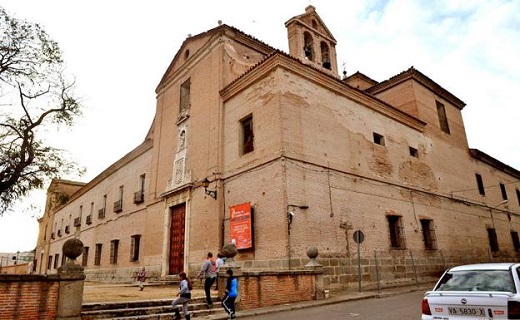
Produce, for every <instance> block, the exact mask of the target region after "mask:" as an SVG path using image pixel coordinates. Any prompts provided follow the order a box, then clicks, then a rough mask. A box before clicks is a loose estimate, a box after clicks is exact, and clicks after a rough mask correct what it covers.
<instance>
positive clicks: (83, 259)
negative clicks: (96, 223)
mask: <svg viewBox="0 0 520 320" xmlns="http://www.w3.org/2000/svg"><path fill="white" fill-rule="evenodd" d="M88 249H89V248H88V247H83V256H82V257H81V265H82V266H83V267H86V266H87V263H88Z"/></svg>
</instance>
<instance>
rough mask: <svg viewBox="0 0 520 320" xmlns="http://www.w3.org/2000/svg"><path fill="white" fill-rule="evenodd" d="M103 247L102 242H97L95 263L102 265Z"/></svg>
mask: <svg viewBox="0 0 520 320" xmlns="http://www.w3.org/2000/svg"><path fill="white" fill-rule="evenodd" d="M102 248H103V244H102V243H96V253H95V256H94V265H95V266H100V265H101V250H102Z"/></svg>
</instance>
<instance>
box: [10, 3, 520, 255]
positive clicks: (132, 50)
mask: <svg viewBox="0 0 520 320" xmlns="http://www.w3.org/2000/svg"><path fill="white" fill-rule="evenodd" d="M309 4H312V5H313V6H315V7H316V11H317V13H318V14H319V15H320V17H321V18H322V19H323V20H324V22H325V23H326V24H327V26H328V28H329V30H330V31H331V32H332V33H333V35H334V37H335V38H336V40H337V42H338V44H337V47H336V51H337V54H338V65H340V66H342V65H343V63H344V64H345V68H346V71H347V73H348V74H352V73H354V72H356V71H360V72H362V73H364V74H365V75H367V76H369V77H371V78H372V79H374V80H377V81H383V80H386V79H388V78H390V77H392V76H394V75H396V74H398V73H400V72H402V71H404V70H406V69H408V68H410V67H411V66H413V67H415V68H416V69H418V70H419V71H421V72H422V73H424V74H426V75H427V76H428V77H430V78H431V79H432V80H434V81H435V82H437V83H438V84H440V85H441V86H442V87H444V88H445V89H447V90H448V91H450V92H451V93H452V94H454V95H455V96H457V97H458V98H459V99H461V100H462V101H464V102H465V103H466V108H465V109H464V110H463V117H464V122H465V127H466V132H467V135H468V141H469V146H470V148H477V149H479V150H481V151H483V152H485V153H487V154H489V155H490V156H492V157H494V158H496V159H498V160H500V161H502V162H504V163H506V164H508V165H510V166H512V167H514V168H516V169H520V139H519V137H518V134H519V130H518V126H519V125H520V105H519V102H518V99H517V95H518V92H520V1H518V0H511V1H505V0H503V1H499V0H445V1H430V0H424V1H420V0H417V1H412V0H389V1H384V0H373V1H372V0H355V1H354V0H343V1H337V0H312V1H309V0H286V1H281V0H276V1H273V0H264V1H261V2H258V1H256V2H249V1H243V0H241V1H239V0H236V1H235V0H233V1H232V0H221V1H197V0H191V1H173V0H169V1H166V0H164V1H158V0H157V1H156V0H148V1H132V0H126V1H122V0H110V1H106V0H105V1H101V0H90V1H66V0H59V1H58V0H45V1H42V0H2V2H1V3H0V6H3V8H4V9H5V10H6V11H7V12H8V13H9V14H10V15H12V16H15V17H17V18H20V19H26V20H29V21H32V22H37V23H39V24H41V25H42V26H43V27H44V29H45V30H46V31H47V32H48V33H49V35H50V36H51V38H53V39H54V40H56V41H57V42H58V43H59V45H60V47H61V49H62V51H63V55H64V59H65V61H66V64H67V72H68V73H69V74H71V75H74V76H75V78H76V83H77V90H76V93H77V95H79V96H80V97H82V100H83V104H84V106H85V109H84V113H83V116H82V118H80V119H78V121H77V123H76V125H75V126H74V127H73V128H72V129H70V130H62V131H61V132H60V133H59V134H58V135H54V136H52V137H50V138H49V141H48V142H49V143H50V144H53V145H54V146H57V147H60V148H63V149H66V150H67V151H68V153H69V154H70V157H71V160H74V161H76V162H77V163H79V164H80V165H82V166H84V167H86V169H87V174H86V175H85V176H83V177H81V178H79V177H64V178H67V179H71V180H80V181H85V182H86V181H89V180H90V179H92V178H94V177H95V176H96V175H98V174H99V173H101V171H103V170H104V169H105V168H107V167H108V166H109V165H111V164H112V163H113V162H115V161H117V160H118V159H119V158H121V157H122V156H123V155H125V154H126V153H127V152H129V151H130V150H132V149H133V148H134V147H136V146H137V145H138V144H140V143H141V142H142V141H143V140H144V137H145V135H146V133H147V131H148V129H149V128H150V125H151V123H152V119H153V116H154V112H155V88H156V86H157V84H158V83H159V81H160V79H161V77H162V75H163V73H164V72H165V70H166V68H167V67H168V65H169V63H170V62H171V60H172V59H173V57H174V55H175V53H176V51H177V50H178V49H179V47H180V46H181V44H182V42H183V41H184V40H185V39H186V37H187V36H188V35H189V34H191V35H196V34H198V33H201V32H204V31H206V30H208V29H211V28H213V27H216V26H217V25H218V20H221V21H222V22H223V23H225V24H228V25H231V26H234V27H236V28H238V29H240V30H242V31H244V32H245V33H247V34H250V35H252V36H254V37H255V38H257V39H259V40H261V41H263V42H265V43H267V44H269V45H271V46H273V47H275V48H278V49H281V50H283V51H286V52H287V51H288V45H287V32H286V29H285V26H284V23H285V22H286V21H287V20H289V19H290V18H291V17H293V16H296V15H299V14H302V13H304V12H305V7H306V6H308V5H309ZM342 70H343V69H341V70H339V71H340V73H341V72H342ZM40 197H41V196H40ZM40 197H37V196H34V197H33V199H32V200H31V199H29V200H26V201H24V202H23V204H21V205H20V206H19V209H18V210H20V211H24V212H27V214H24V217H16V218H15V217H13V216H12V215H9V214H6V215H4V217H2V218H0V252H5V251H8V252H15V251H17V250H20V251H25V250H32V249H33V248H34V247H35V245H36V237H37V232H38V229H37V222H36V219H35V218H34V216H37V217H39V216H41V214H43V211H42V210H43V207H44V198H43V197H41V198H40ZM30 205H35V206H39V208H40V210H39V211H38V210H37V211H34V210H30V209H28V207H29V206H30ZM19 213H20V212H17V215H20V214H19ZM31 214H32V215H33V217H31Z"/></svg>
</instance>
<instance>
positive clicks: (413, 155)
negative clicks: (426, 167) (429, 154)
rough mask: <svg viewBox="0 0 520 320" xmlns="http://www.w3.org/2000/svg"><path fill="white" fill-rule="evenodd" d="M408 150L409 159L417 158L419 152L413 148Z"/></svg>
mask: <svg viewBox="0 0 520 320" xmlns="http://www.w3.org/2000/svg"><path fill="white" fill-rule="evenodd" d="M409 150H410V156H411V157H415V158H419V151H418V150H417V149H415V148H414V147H409Z"/></svg>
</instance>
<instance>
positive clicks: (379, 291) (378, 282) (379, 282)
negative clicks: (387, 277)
mask: <svg viewBox="0 0 520 320" xmlns="http://www.w3.org/2000/svg"><path fill="white" fill-rule="evenodd" d="M374 257H375V259H376V280H377V293H378V294H381V280H379V266H378V263H377V250H374Z"/></svg>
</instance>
